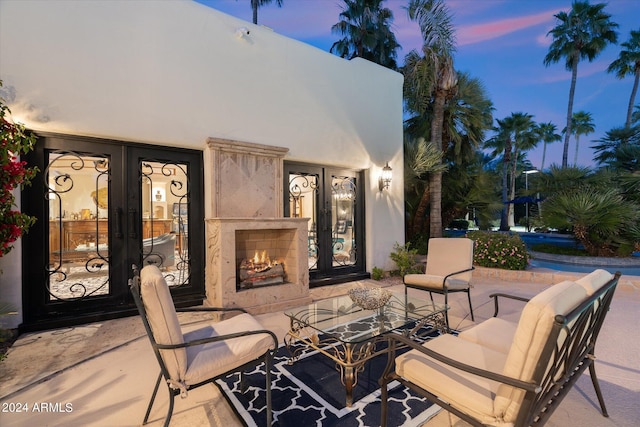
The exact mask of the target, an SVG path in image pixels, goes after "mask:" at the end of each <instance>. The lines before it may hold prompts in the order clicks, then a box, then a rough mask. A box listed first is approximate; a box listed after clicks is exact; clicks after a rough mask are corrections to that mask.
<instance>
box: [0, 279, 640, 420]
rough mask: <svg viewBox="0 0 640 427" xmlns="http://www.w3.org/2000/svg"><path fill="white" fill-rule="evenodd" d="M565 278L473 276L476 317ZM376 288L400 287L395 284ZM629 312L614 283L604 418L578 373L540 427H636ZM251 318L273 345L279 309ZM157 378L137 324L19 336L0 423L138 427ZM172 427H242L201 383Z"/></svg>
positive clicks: (626, 285) (316, 293)
mask: <svg viewBox="0 0 640 427" xmlns="http://www.w3.org/2000/svg"><path fill="white" fill-rule="evenodd" d="M568 274H569V275H571V273H568ZM565 276H566V274H563V275H558V274H552V273H551V272H548V271H546V272H545V271H540V272H533V273H529V274H524V273H517V272H499V273H496V272H495V271H493V270H488V269H479V270H478V271H476V272H475V273H474V280H473V283H474V289H473V290H472V299H473V305H474V312H475V314H476V320H477V321H482V320H484V319H486V318H488V317H490V316H491V315H492V313H493V306H492V303H491V301H490V300H489V297H488V296H489V294H491V293H492V292H495V291H508V292H512V293H519V294H524V295H533V294H535V293H537V292H539V291H540V290H542V289H544V288H546V287H548V286H549V285H550V284H552V283H556V282H557V281H559V280H562V277H565ZM574 277H575V276H574ZM373 283H375V284H377V285H380V282H373ZM384 285H385V286H389V287H391V288H392V289H397V290H401V289H402V285H401V284H399V283H398V282H397V281H395V282H394V281H387V282H384ZM351 286H352V284H343V285H334V286H329V287H324V288H319V289H314V290H312V296H313V298H314V299H322V298H327V297H330V296H334V295H340V294H344V293H346V290H347V289H348V288H349V287H351ZM411 291H413V290H411ZM416 292H418V291H416ZM451 299H452V302H451V305H452V307H451V311H450V320H451V324H452V326H454V327H458V328H459V329H464V328H467V327H469V326H470V325H472V322H470V321H469V320H468V319H467V318H466V316H467V311H468V306H467V303H466V296H465V295H453V296H452V297H451ZM515 304H516V303H514V305H511V306H507V305H505V306H504V307H501V312H503V313H504V315H505V316H507V317H511V318H514V319H515V318H517V313H518V311H519V309H521V306H516V305H515ZM638 313H640V277H631V276H627V277H625V276H623V278H622V280H621V283H620V286H619V287H618V290H617V292H616V296H615V298H614V301H613V304H612V306H611V312H610V313H609V315H608V317H607V320H606V322H605V325H604V327H603V330H602V332H601V335H600V338H599V343H598V348H597V349H596V355H597V356H598V361H597V363H596V366H597V370H598V377H599V379H600V382H601V386H602V390H603V393H604V397H605V401H606V403H607V407H608V410H609V414H610V418H604V417H602V415H601V414H600V413H599V410H598V404H597V401H596V400H595V393H594V391H593V387H592V385H591V382H590V379H589V378H588V376H587V375H583V377H582V378H580V380H579V381H578V383H577V384H576V386H575V387H574V389H573V390H572V391H571V392H570V393H569V395H568V396H567V398H566V399H565V400H564V401H563V403H562V404H561V405H560V407H559V408H558V409H557V410H556V412H555V413H554V414H553V416H552V417H551V419H550V421H549V422H548V424H547V425H548V426H551V427H561V426H562V427H564V426H566V425H579V426H584V427H596V426H597V427H614V426H615V427H627V426H628V427H632V426H633V427H635V426H636V425H638V424H639V423H640V405H638V402H640V359H639V358H638V354H640V332H639V329H638V327H637V323H638ZM257 317H258V319H259V320H260V321H261V322H262V323H263V325H264V326H265V327H266V328H268V329H271V330H273V331H274V332H275V333H276V334H277V335H278V337H279V338H280V339H281V340H282V338H283V337H284V334H285V333H286V330H287V327H288V323H287V318H286V316H284V315H283V314H282V312H278V313H270V314H264V315H259V316H257ZM180 318H181V321H182V322H183V323H186V324H189V325H194V326H196V325H197V324H198V323H200V322H202V321H205V320H206V315H193V314H189V315H184V314H181V315H180ZM157 372H158V368H157V363H156V361H155V358H154V356H153V353H152V351H151V347H150V345H149V343H148V342H147V340H146V336H144V330H143V327H142V323H141V321H140V319H139V318H138V317H129V318H125V319H116V320H110V321H105V322H99V323H92V324H87V325H82V326H77V327H70V328H63V329H56V330H51V331H43V332H38V333H30V334H25V335H22V336H21V337H20V338H19V339H18V340H17V341H16V342H15V344H14V346H13V347H12V348H11V349H10V350H9V352H8V354H7V359H6V360H5V361H3V362H0V378H2V384H1V385H0V425H2V426H3V427H7V426H35V425H42V426H44V425H49V426H109V427H113V426H136V425H140V424H141V421H142V418H143V417H144V412H145V409H146V405H147V403H148V399H149V397H150V393H151V391H152V388H153V384H154V382H155V378H156V376H157ZM25 409H26V411H25ZM20 410H22V412H19V411H20ZM166 410H167V399H166V391H165V390H161V391H160V394H159V398H158V403H157V404H156V407H155V408H154V410H153V411H152V413H151V423H150V424H149V425H152V426H160V425H162V423H163V421H164V416H165V413H166ZM171 425H172V426H189V427H192V426H222V425H224V426H225V427H233V426H239V425H241V423H240V421H239V420H238V418H237V417H236V416H235V414H234V413H233V411H232V410H231V409H230V407H229V406H228V404H227V403H226V401H225V399H224V398H222V397H221V396H220V393H219V391H218V389H217V387H215V386H213V385H207V386H205V387H201V388H199V389H196V390H193V391H190V392H189V396H188V398H187V399H177V400H176V406H175V409H174V416H173V418H172V422H171ZM449 425H455V426H464V425H466V424H465V423H462V422H460V421H459V420H455V419H452V418H451V417H450V416H449V415H448V413H446V412H445V411H441V412H440V414H439V415H438V416H436V417H435V418H433V419H432V420H431V421H429V422H428V423H426V424H425V426H427V427H440V426H449Z"/></svg>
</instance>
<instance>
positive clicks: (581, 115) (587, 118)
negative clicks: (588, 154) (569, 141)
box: [564, 111, 596, 166]
mask: <svg viewBox="0 0 640 427" xmlns="http://www.w3.org/2000/svg"><path fill="white" fill-rule="evenodd" d="M595 130H596V128H595V126H594V125H593V117H592V116H591V113H587V112H586V111H578V112H577V113H573V117H572V118H571V133H572V134H574V135H575V136H576V153H575V155H574V157H573V166H576V165H577V164H578V151H580V135H589V134H590V133H593V132H594V131H595ZM564 131H565V132H566V129H565V130H564Z"/></svg>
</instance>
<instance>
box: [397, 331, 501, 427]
mask: <svg viewBox="0 0 640 427" xmlns="http://www.w3.org/2000/svg"><path fill="white" fill-rule="evenodd" d="M424 347H427V348H430V349H432V350H434V351H436V352H438V353H440V354H442V355H444V356H447V357H449V358H452V359H455V360H458V361H460V362H462V363H465V364H469V365H472V366H475V367H477V368H480V369H485V370H488V371H491V372H496V373H502V370H503V368H504V363H505V361H506V359H507V355H506V354H504V353H501V352H499V351H495V350H492V349H489V348H486V347H483V346H481V345H479V344H476V343H473V342H470V341H467V340H464V339H460V338H457V337H454V336H452V335H442V336H439V337H437V338H434V339H432V340H430V341H428V342H426V343H425V344H424ZM396 373H397V374H398V375H400V376H401V377H403V378H405V379H407V380H409V381H410V382H412V383H414V384H416V385H418V386H420V387H422V388H423V389H425V390H427V391H429V392H430V393H433V394H434V395H436V396H438V397H440V398H441V399H442V400H444V401H446V402H449V403H450V404H452V406H455V407H456V408H458V409H460V410H462V411H463V412H465V413H468V414H471V415H472V416H474V417H475V418H477V419H479V420H481V421H482V422H483V423H486V424H487V425H500V423H499V422H498V421H497V420H496V419H495V417H494V416H493V400H494V398H495V394H496V392H497V390H498V386H499V384H498V383H497V382H495V381H491V380H488V379H486V378H482V377H479V376H476V375H472V374H469V373H466V372H464V371H461V370H459V369H456V368H452V367H450V366H447V365H444V364H442V363H440V362H438V361H435V360H434V359H431V358H429V357H427V356H425V355H423V354H421V353H420V352H418V351H416V350H411V351H408V352H407V353H404V354H402V355H400V356H398V357H397V358H396Z"/></svg>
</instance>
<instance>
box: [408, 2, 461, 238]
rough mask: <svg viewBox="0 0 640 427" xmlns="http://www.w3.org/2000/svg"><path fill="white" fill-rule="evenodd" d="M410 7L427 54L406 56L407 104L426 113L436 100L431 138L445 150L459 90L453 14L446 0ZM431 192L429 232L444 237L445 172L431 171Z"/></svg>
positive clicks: (437, 145)
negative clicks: (448, 108) (450, 104)
mask: <svg viewBox="0 0 640 427" xmlns="http://www.w3.org/2000/svg"><path fill="white" fill-rule="evenodd" d="M407 11H408V15H409V19H411V20H413V21H416V22H418V25H419V26H420V30H421V32H422V38H423V41H424V44H423V46H422V52H423V54H424V57H420V56H419V55H418V54H417V52H415V51H413V52H410V53H409V55H407V58H405V67H404V70H403V71H404V75H405V93H406V92H407V91H409V92H412V93H410V98H412V99H410V101H409V102H408V103H407V106H408V108H409V109H410V111H413V112H415V113H417V114H418V115H422V114H424V113H425V111H426V110H425V108H426V106H427V105H429V104H430V103H432V108H433V110H432V111H433V114H432V116H431V137H430V141H432V142H433V143H434V144H435V146H436V147H437V148H438V149H439V150H441V151H443V145H442V133H443V132H442V130H443V123H444V110H445V102H446V100H447V98H450V97H451V96H452V95H453V94H454V93H455V89H456V86H457V83H458V78H457V74H456V71H455V69H454V66H453V53H454V52H455V31H454V27H453V23H452V19H451V14H450V12H449V9H448V8H447V6H446V5H445V3H444V0H411V1H410V2H409V6H408V8H407ZM414 107H417V109H413V108H414ZM429 195H430V210H429V220H430V221H429V236H430V237H442V172H434V173H432V174H431V175H430V180H429Z"/></svg>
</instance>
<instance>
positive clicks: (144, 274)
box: [130, 265, 187, 381]
mask: <svg viewBox="0 0 640 427" xmlns="http://www.w3.org/2000/svg"><path fill="white" fill-rule="evenodd" d="M130 286H131V292H132V294H133V297H134V300H135V302H136V306H137V307H138V311H139V313H140V316H141V317H142V321H143V323H144V325H145V329H146V330H147V335H148V336H149V340H150V341H151V345H152V346H153V349H154V352H155V353H156V357H157V358H158V362H159V363H160V366H161V369H162V370H163V374H165V378H166V379H167V380H169V379H172V380H176V381H182V379H183V378H184V376H185V374H186V371H187V351H186V349H185V348H176V349H159V348H158V344H160V345H176V344H184V342H185V341H184V336H183V334H182V329H181V328H180V322H179V321H178V315H177V314H176V309H175V306H174V304H173V299H172V298H171V292H170V291H169V286H168V285H167V282H166V281H165V279H164V276H163V275H162V272H161V271H160V269H159V268H158V267H157V266H155V265H147V266H145V267H144V268H143V269H142V271H141V272H140V277H139V279H138V278H137V277H134V279H132V281H131V285H130ZM138 286H139V287H138Z"/></svg>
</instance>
